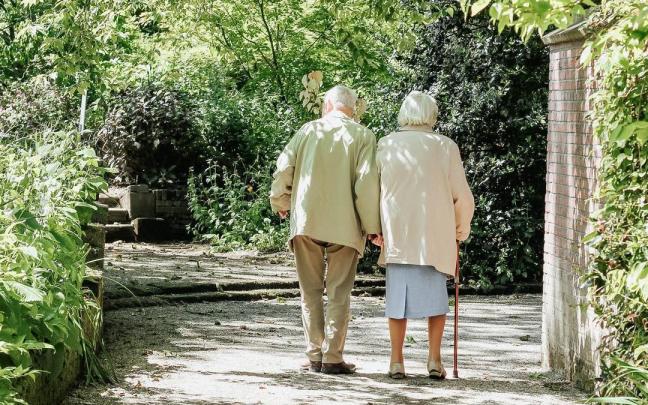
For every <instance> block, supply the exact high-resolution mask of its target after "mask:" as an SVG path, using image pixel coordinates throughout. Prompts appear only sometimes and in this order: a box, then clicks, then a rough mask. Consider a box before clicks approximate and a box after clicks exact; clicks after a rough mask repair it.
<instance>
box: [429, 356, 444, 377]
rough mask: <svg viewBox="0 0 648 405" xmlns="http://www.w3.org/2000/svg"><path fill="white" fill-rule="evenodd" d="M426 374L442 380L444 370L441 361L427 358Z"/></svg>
mask: <svg viewBox="0 0 648 405" xmlns="http://www.w3.org/2000/svg"><path fill="white" fill-rule="evenodd" d="M427 370H428V375H429V376H430V378H431V379H433V380H444V379H445V378H446V371H445V368H443V365H442V364H441V362H438V363H437V362H436V361H434V360H428V364H427Z"/></svg>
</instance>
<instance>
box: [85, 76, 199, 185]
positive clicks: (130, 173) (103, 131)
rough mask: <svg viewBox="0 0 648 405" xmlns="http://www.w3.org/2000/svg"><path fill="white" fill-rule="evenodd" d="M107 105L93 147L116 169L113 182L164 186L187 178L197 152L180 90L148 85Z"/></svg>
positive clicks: (189, 113)
mask: <svg viewBox="0 0 648 405" xmlns="http://www.w3.org/2000/svg"><path fill="white" fill-rule="evenodd" d="M109 105H110V108H109V110H108V113H107V115H106V119H105V122H104V125H103V127H102V128H100V129H99V131H98V132H97V134H96V144H97V149H98V150H99V153H100V154H101V156H102V158H103V159H104V161H105V163H106V164H107V165H109V166H111V167H113V168H115V169H116V170H117V173H116V176H115V178H114V182H116V183H126V184H130V183H135V182H143V183H148V184H151V185H167V184H171V183H174V182H177V181H182V180H184V179H186V177H187V173H188V170H189V167H191V166H192V165H193V164H194V162H195V161H196V160H197V156H198V151H199V150H200V149H199V148H198V144H197V135H196V130H195V128H194V126H193V123H192V116H193V112H192V108H191V103H190V102H189V99H188V97H187V95H186V94H185V93H184V92H182V91H178V90H174V89H173V88H169V87H166V86H163V85H161V84H159V83H148V84H144V85H142V86H139V87H136V88H133V89H128V90H124V91H122V92H120V93H118V94H115V95H113V96H112V98H111V99H110V101H109Z"/></svg>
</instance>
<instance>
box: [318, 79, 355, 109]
mask: <svg viewBox="0 0 648 405" xmlns="http://www.w3.org/2000/svg"><path fill="white" fill-rule="evenodd" d="M329 101H330V102H331V104H332V105H333V108H340V107H348V108H350V109H352V110H354V111H355V107H356V102H357V101H358V94H357V93H356V92H355V91H353V90H352V89H350V88H348V87H346V86H342V85H339V84H338V85H337V86H335V87H333V88H331V89H330V90H329V91H327V92H326V94H325V95H324V105H326V103H328V102H329Z"/></svg>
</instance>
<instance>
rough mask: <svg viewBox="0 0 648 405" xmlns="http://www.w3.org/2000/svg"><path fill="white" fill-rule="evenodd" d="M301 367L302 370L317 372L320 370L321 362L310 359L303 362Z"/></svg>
mask: <svg viewBox="0 0 648 405" xmlns="http://www.w3.org/2000/svg"><path fill="white" fill-rule="evenodd" d="M301 368H302V370H304V371H308V370H310V371H313V372H316V373H319V372H320V371H322V362H321V361H312V360H311V361H308V362H307V363H304V364H303V365H302V367H301Z"/></svg>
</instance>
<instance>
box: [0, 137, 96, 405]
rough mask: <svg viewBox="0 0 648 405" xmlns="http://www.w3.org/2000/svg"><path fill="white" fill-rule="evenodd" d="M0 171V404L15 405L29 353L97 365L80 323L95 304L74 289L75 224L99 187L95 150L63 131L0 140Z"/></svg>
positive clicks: (78, 270) (78, 279) (79, 270)
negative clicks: (78, 356) (70, 354)
mask: <svg viewBox="0 0 648 405" xmlns="http://www.w3.org/2000/svg"><path fill="white" fill-rule="evenodd" d="M0 172H2V173H3V176H1V177H0V204H2V205H1V209H0V403H16V402H21V401H20V400H19V399H18V398H17V396H16V393H15V391H14V389H13V388H12V386H13V384H14V383H15V381H16V380H18V379H20V378H24V377H27V376H31V375H33V374H34V373H35V372H36V370H33V369H31V364H32V361H31V357H32V355H33V354H34V353H37V352H39V351H43V350H54V351H55V353H56V362H57V364H62V361H63V353H64V349H66V348H67V349H70V350H72V351H76V352H79V353H82V354H83V355H84V357H85V358H86V361H87V364H91V363H92V364H94V363H93V361H94V360H96V358H95V357H94V347H92V345H91V343H90V341H89V340H88V339H87V338H86V336H85V335H84V332H83V327H82V324H81V313H82V312H83V311H84V309H89V308H90V307H92V306H93V305H94V304H93V303H92V301H86V300H85V299H84V295H83V292H82V290H81V286H82V281H83V278H84V275H85V271H86V264H85V258H86V252H87V248H86V246H85V245H84V243H83V242H82V239H81V235H82V230H81V226H82V224H83V223H85V222H87V221H88V220H89V218H90V216H91V214H92V211H93V209H92V207H93V205H90V202H92V201H94V200H95V198H96V195H97V193H98V192H99V191H100V190H102V189H104V188H105V186H106V183H105V181H104V179H103V174H104V170H103V169H102V168H100V167H99V164H98V159H97V157H96V155H95V153H94V151H93V150H92V149H91V148H87V147H83V145H82V144H81V143H80V141H79V137H78V135H75V134H73V133H64V132H57V133H49V134H42V135H32V137H31V139H29V140H28V141H24V142H17V141H15V140H14V141H11V142H4V141H3V142H0ZM93 359H94V360H93ZM96 365H97V364H95V366H96ZM93 370H94V371H101V370H100V369H91V370H89V372H91V373H92V372H93Z"/></svg>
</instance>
